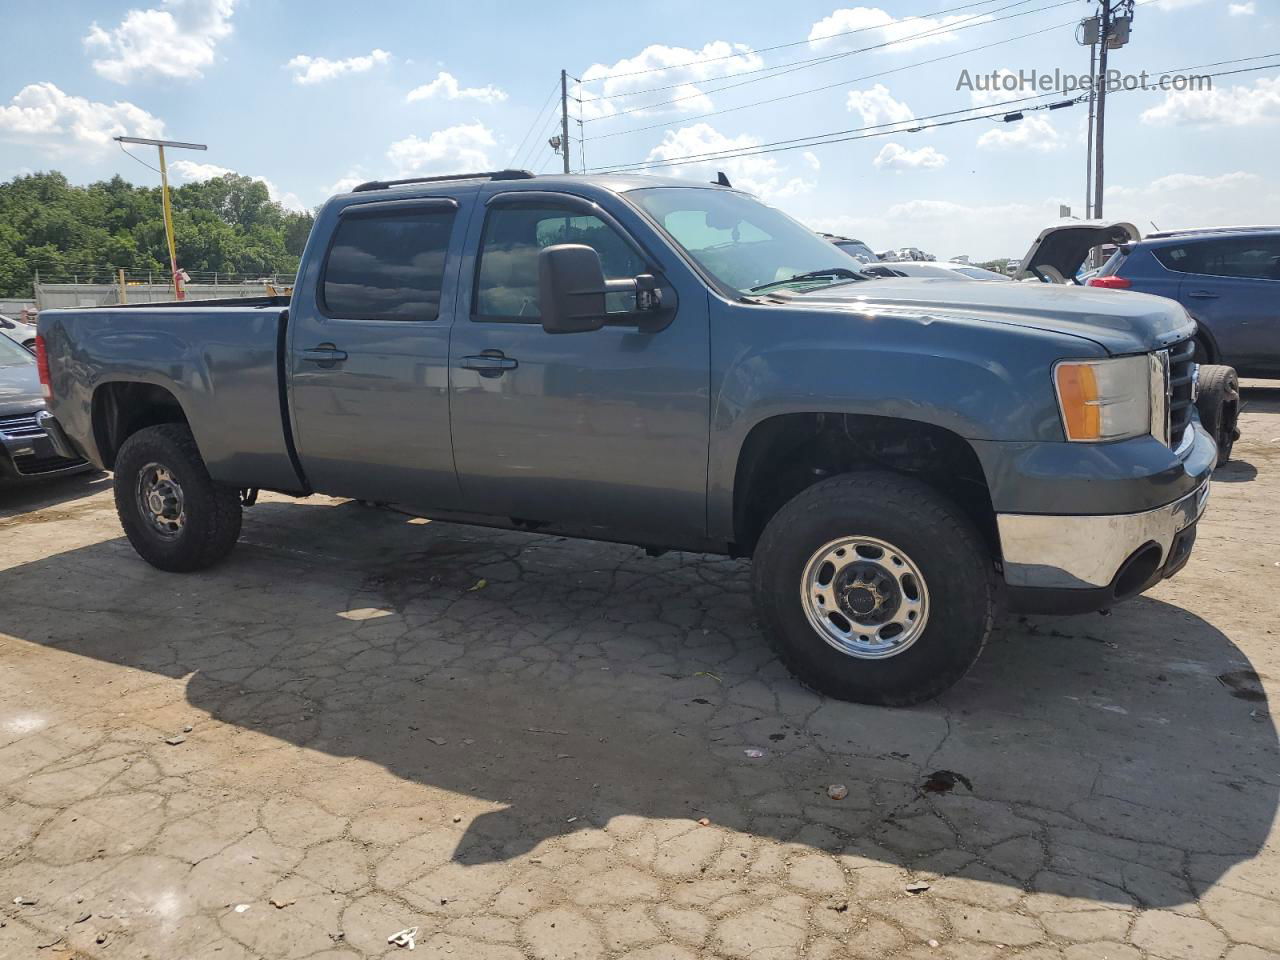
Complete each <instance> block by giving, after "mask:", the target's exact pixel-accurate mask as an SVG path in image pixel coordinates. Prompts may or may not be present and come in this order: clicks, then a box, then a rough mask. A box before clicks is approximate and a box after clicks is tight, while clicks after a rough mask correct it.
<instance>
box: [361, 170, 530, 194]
mask: <svg viewBox="0 0 1280 960" xmlns="http://www.w3.org/2000/svg"><path fill="white" fill-rule="evenodd" d="M532 179H533V174H532V173H531V172H530V171H528V170H486V171H484V172H482V173H451V174H448V175H447V176H443V177H409V178H407V179H405V180H370V181H368V182H367V183H362V184H360V185H359V186H355V187H352V188H351V192H352V193H363V192H364V191H366V190H386V189H387V188H388V187H399V186H403V185H404V184H407V183H442V182H444V181H446V180H532Z"/></svg>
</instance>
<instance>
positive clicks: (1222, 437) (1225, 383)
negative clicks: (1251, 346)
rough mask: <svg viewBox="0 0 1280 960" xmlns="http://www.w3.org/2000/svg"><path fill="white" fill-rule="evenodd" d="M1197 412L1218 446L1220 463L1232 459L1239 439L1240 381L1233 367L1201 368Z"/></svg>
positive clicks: (1215, 366)
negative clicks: (1232, 453) (1233, 449)
mask: <svg viewBox="0 0 1280 960" xmlns="http://www.w3.org/2000/svg"><path fill="white" fill-rule="evenodd" d="M1196 412H1197V413H1199V414H1200V424H1201V426H1203V427H1204V428H1205V430H1206V431H1208V433H1209V435H1210V436H1212V437H1213V439H1214V442H1215V443H1217V444H1218V462H1219V463H1226V462H1227V461H1228V460H1230V459H1231V448H1232V447H1233V446H1234V445H1235V442H1236V441H1237V440H1239V439H1240V430H1239V428H1238V427H1237V425H1236V424H1237V422H1238V420H1239V418H1240V379H1239V377H1237V376H1236V371H1235V369H1234V368H1233V367H1227V366H1222V365H1220V364H1210V365H1207V366H1202V367H1201V368H1200V383H1199V393H1198V395H1197V397H1196Z"/></svg>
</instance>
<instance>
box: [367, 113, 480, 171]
mask: <svg viewBox="0 0 1280 960" xmlns="http://www.w3.org/2000/svg"><path fill="white" fill-rule="evenodd" d="M495 146H497V141H496V140H495V139H494V137H493V131H492V130H490V129H489V128H488V127H486V126H485V125H484V124H483V123H480V122H479V121H476V122H475V123H466V124H458V125H457V126H453V127H446V128H445V129H444V130H436V131H434V132H433V133H431V134H430V135H429V136H428V137H427V139H425V140H423V139H421V138H420V137H418V136H417V135H416V134H415V135H413V136H410V137H406V138H405V139H403V140H397V141H396V142H395V143H393V144H391V146H390V147H388V148H387V159H389V160H390V161H391V163H392V166H393V167H394V168H395V169H396V170H397V171H398V172H399V173H401V174H404V175H406V176H411V175H414V174H423V175H428V176H429V175H431V174H436V173H463V172H467V171H471V170H490V169H492V168H493V163H492V162H491V161H490V159H489V149H490V148H491V147H495Z"/></svg>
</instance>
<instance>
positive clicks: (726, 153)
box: [595, 90, 1079, 173]
mask: <svg viewBox="0 0 1280 960" xmlns="http://www.w3.org/2000/svg"><path fill="white" fill-rule="evenodd" d="M1055 96H1056V97H1061V96H1062V94H1061V93H1060V92H1058V91H1056V90H1055V91H1050V92H1048V93H1037V94H1030V95H1028V96H1025V97H1016V98H1014V99H1010V100H1001V101H998V102H996V103H982V104H975V105H974V106H970V107H960V108H958V109H955V110H944V111H942V112H940V113H931V114H926V115H925V116H922V117H914V118H913V119H911V120H907V121H903V120H893V121H889V122H886V123H873V124H868V125H867V126H863V127H850V128H849V129H846V130H831V131H828V132H827V133H815V134H810V135H809V136H807V137H794V138H792V139H790V140H772V141H770V142H768V143H763V144H752V145H750V146H745V147H728V148H725V149H724V150H711V151H708V152H706V153H692V154H687V155H685V156H681V157H674V158H671V159H670V160H637V161H633V162H631V163H621V164H615V165H614V166H611V167H600V168H597V169H596V170H595V172H597V173H616V172H619V171H623V170H625V169H646V168H649V167H656V166H683V165H684V164H686V163H710V162H713V161H716V160H733V159H735V158H737V157H738V156H755V155H756V153H757V152H772V151H765V150H762V149H760V148H764V147H776V146H783V145H788V146H787V149H789V150H801V149H804V148H805V147H813V146H823V144H824V143H827V142H831V143H840V142H843V141H841V140H829V139H828V138H831V137H840V136H843V135H844V134H853V133H867V132H869V131H880V132H879V133H876V134H874V135H875V136H887V135H889V134H894V133H919V132H921V131H923V130H931V129H933V128H934V127H937V126H946V124H942V123H937V124H928V123H920V122H919V121H922V120H936V119H938V118H941V117H953V116H955V115H957V114H961V113H973V112H974V111H977V110H991V109H993V108H995V107H1008V106H1013V105H1014V104H1022V103H1028V102H1030V101H1033V100H1044V99H1046V98H1047V97H1055ZM1078 99H1079V98H1073V99H1070V100H1065V101H1061V105H1062V106H1067V105H1073V104H1075V103H1076V102H1078ZM1048 107H1049V105H1041V106H1035V107H1026V108H1023V109H1024V111H1028V110H1043V109H1048ZM1003 116H1004V111H999V112H996V113H989V114H984V115H982V116H980V117H967V118H964V119H965V120H986V119H989V118H995V119H1002V118H1003ZM953 122H954V121H953ZM856 139H863V138H861V137H859V138H856Z"/></svg>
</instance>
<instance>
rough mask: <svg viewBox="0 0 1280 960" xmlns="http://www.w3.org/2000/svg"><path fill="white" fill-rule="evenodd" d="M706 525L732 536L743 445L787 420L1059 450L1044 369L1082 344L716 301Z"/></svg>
mask: <svg viewBox="0 0 1280 960" xmlns="http://www.w3.org/2000/svg"><path fill="white" fill-rule="evenodd" d="M711 335H712V371H711V392H712V398H713V399H712V409H711V444H710V458H709V463H708V521H709V523H708V525H709V529H710V531H711V534H712V536H713V537H714V538H716V539H726V540H731V539H732V536H733V485H734V481H735V476H736V474H737V466H738V457H739V454H740V452H741V450H742V449H743V445H744V443H745V441H746V439H747V436H748V435H749V434H750V433H751V431H752V429H754V428H755V427H756V426H757V425H759V424H760V423H762V422H764V421H765V420H767V419H769V418H771V417H776V416H780V415H785V414H793V413H849V414H860V415H866V416H875V417H889V418H896V419H900V420H911V421H918V422H921V423H927V424H931V425H933V426H936V427H940V428H942V429H945V430H948V431H950V432H952V433H955V434H957V435H958V436H960V437H963V438H965V439H966V440H1013V439H1015V438H1020V439H1024V440H1025V439H1035V440H1043V441H1053V440H1059V441H1060V440H1062V439H1063V435H1062V426H1061V422H1060V419H1059V415H1058V408H1057V404H1056V401H1055V400H1054V395H1053V386H1052V369H1053V364H1054V362H1055V361H1057V360H1060V359H1062V358H1064V357H1094V356H1100V355H1102V352H1101V348H1100V347H1099V346H1098V345H1097V344H1095V343H1093V342H1092V341H1089V340H1085V339H1083V338H1079V337H1074V336H1071V335H1069V334H1061V333H1051V332H1046V331H1038V330H1028V329H1018V330H1016V331H1014V330H1011V329H1010V328H1009V327H1008V326H1006V325H1000V324H987V323H983V322H982V321H980V320H976V319H975V320H958V319H955V318H946V319H938V318H934V317H930V316H928V315H923V314H918V313H908V312H899V311H892V312H890V311H884V310H877V311H875V312H854V311H848V310H840V311H825V310H814V309H802V308H795V307H781V306H773V305H767V304H759V305H757V304H726V303H718V304H716V305H715V306H714V307H713V313H712V330H711Z"/></svg>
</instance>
